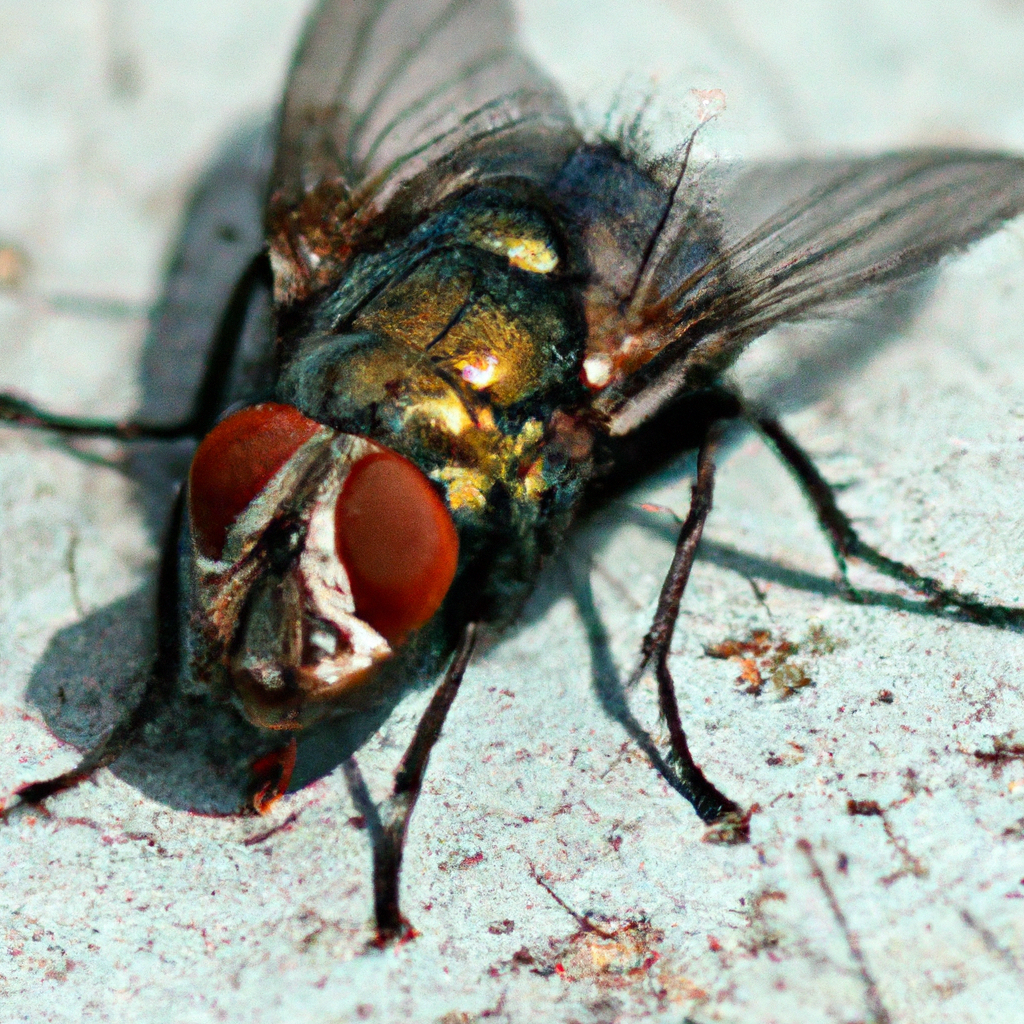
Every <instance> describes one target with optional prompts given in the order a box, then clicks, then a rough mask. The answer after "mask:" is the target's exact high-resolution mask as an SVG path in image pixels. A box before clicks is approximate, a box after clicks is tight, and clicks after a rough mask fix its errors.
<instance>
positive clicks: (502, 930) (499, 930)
mask: <svg viewBox="0 0 1024 1024" xmlns="http://www.w3.org/2000/svg"><path fill="white" fill-rule="evenodd" d="M515 927H516V923H515V921H512V920H511V919H509V918H506V919H505V920H504V921H495V922H493V923H492V924H489V925H488V926H487V930H488V931H489V932H490V933H491V934H492V935H511V934H512V932H513V931H514V930H515Z"/></svg>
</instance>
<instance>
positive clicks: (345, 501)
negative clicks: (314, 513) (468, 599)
mask: <svg viewBox="0 0 1024 1024" xmlns="http://www.w3.org/2000/svg"><path fill="white" fill-rule="evenodd" d="M336 531H337V543H338V557H339V558H340V559H341V562H342V564H343V565H344V566H345V570H346V572H347V573H348V577H349V582H350V583H351V585H352V597H353V599H354V600H355V605H356V614H357V615H358V616H359V617H360V618H361V619H362V620H363V621H364V622H366V623H368V624H369V625H371V626H373V628H374V629H376V630H377V632H378V633H380V634H381V635H382V636H384V637H385V638H386V639H387V640H388V641H389V642H391V643H395V642H397V641H399V640H401V639H402V637H403V636H404V635H405V634H406V633H407V632H409V630H411V629H416V628H417V627H418V626H422V625H423V624H424V623H425V622H426V621H427V620H428V619H429V618H430V617H431V616H432V615H433V614H434V612H436V611H437V609H438V608H439V607H440V606H441V602H442V601H443V600H444V597H445V594H447V593H448V588H449V587H450V586H451V583H452V580H453V579H454V577H455V567H456V563H457V562H458V558H459V537H458V534H457V533H456V532H455V525H454V524H453V523H452V519H451V516H450V515H449V513H448V509H447V508H446V507H445V504H444V502H443V501H441V499H440V498H439V497H438V495H437V492H436V491H435V490H434V488H433V487H432V486H431V485H430V481H428V480H427V478H426V477H425V476H424V475H423V474H422V473H421V472H420V471H419V470H418V469H417V468H416V467H415V466H414V465H413V464H412V463H411V462H409V461H408V460H407V459H403V458H402V457H401V456H400V455H396V454H395V453H394V452H390V451H383V452H375V453H374V454H372V455H367V456H365V457H364V458H362V459H360V460H359V462H357V463H356V464H355V465H354V466H353V467H352V470H351V472H350V473H349V476H348V479H347V480H346V481H345V486H344V487H343V488H342V491H341V494H340V495H339V496H338V505H337V511H336Z"/></svg>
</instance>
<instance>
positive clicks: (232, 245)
mask: <svg viewBox="0 0 1024 1024" xmlns="http://www.w3.org/2000/svg"><path fill="white" fill-rule="evenodd" d="M272 134H273V132H272V126H271V124H270V122H269V120H268V121H264V122H261V123H255V124H252V125H250V126H247V127H245V128H244V129H242V130H241V131H239V132H238V133H237V134H236V135H235V136H234V137H233V138H231V139H230V140H229V141H228V142H227V144H226V145H225V146H224V147H223V148H222V150H221V151H220V152H219V153H218V154H217V156H216V157H215V159H214V160H213V161H212V163H211V166H210V168H209V170H208V171H207V172H206V173H205V174H204V176H203V177H202V179H201V181H200V182H199V184H198V186H197V187H196V189H195V191H194V193H193V197H192V200H191V202H190V204H189V206H188V208H187V210H186V212H185V214H184V217H183V219H182V223H181V227H180V229H179V233H178V236H177V238H176V240H175V242H174V245H173V248H172V251H171V255H170V259H169V260H168V269H167V271H166V274H165V279H164V288H163V294H162V295H161V297H160V299H159V301H158V303H157V304H156V306H155V307H154V309H153V311H152V313H151V316H150V321H149V330H148V336H147V338H146V343H145V347H144V354H143V360H142V367H141V378H142V380H141V384H142V388H141V391H142V402H141V406H140V409H139V412H138V419H139V420H140V421H141V422H145V423H154V424H174V423H178V422H182V421H184V420H185V419H187V417H188V415H189V413H190V412H191V408H192V402H193V398H194V396H195V394H196V392H197V390H198V388H199V386H200V382H201V381H202V378H203V374H204V371H205V368H206V358H207V354H208V351H209V346H210V343H211V339H212V338H213V336H214V333H215V331H216V328H217V324H218V322H219V319H220V317H221V315H222V313H223V311H224V308H225V306H226V304H227V301H228V298H229V296H230V294H231V291H232V288H233V287H234V285H235V282H236V281H237V280H238V278H239V277H240V275H241V274H242V273H243V271H244V269H245V267H246V266H247V265H248V264H249V262H250V261H251V259H252V257H253V255H254V254H255V253H256V252H258V251H259V250H260V248H261V247H262V245H263V226H262V219H263V200H264V195H265V192H266V187H267V181H268V178H269V174H270V167H271V163H272V155H273V154H272ZM268 353H272V327H271V312H270V302H269V296H262V295H261V296H259V297H258V298H257V300H256V301H255V303H254V304H253V307H252V308H251V309H250V313H249V316H248V318H247V320H246V324H245V329H244V332H243V335H242V338H241V341H240V345H239V349H238V354H237V356H236V358H235V360H234V362H233V364H232V366H231V369H230V379H229V383H228V386H227V388H226V393H227V394H228V395H229V398H230V399H232V400H244V399H245V398H246V397H249V396H256V397H260V392H261V389H263V388H265V386H266V381H267V379H268V370H269V369H270V362H269V360H268ZM193 448H194V443H193V442H192V441H190V440H185V441H176V442H152V441H136V442H131V443H129V444H126V445H125V446H124V454H123V458H122V459H121V460H120V461H119V462H118V463H117V467H118V468H119V469H121V470H122V471H123V472H124V473H125V474H126V476H127V477H128V478H129V479H130V480H131V481H132V483H133V485H134V493H133V500H135V501H136V502H137V503H138V504H139V507H140V508H141V510H142V512H143V516H144V521H145V523H146V525H147V528H148V530H149V533H150V536H151V537H152V539H153V542H154V544H156V545H158V546H159V545H162V544H163V543H164V538H165V534H166V532H167V529H168V523H169V519H170V513H171V508H172V506H173V503H174V495H175V492H176V490H177V488H178V487H179V486H180V481H181V480H183V479H184V477H185V475H186V474H187V472H188V466H189V462H190V460H191V456H192V451H193ZM74 450H75V451H77V452H79V453H82V451H83V450H82V449H79V448H76V449H74ZM85 457H87V458H91V456H89V455H88V454H86V456H85ZM154 575H155V574H154ZM155 590H156V587H155V581H154V582H153V583H152V584H150V585H148V586H146V587H144V588H142V589H140V590H139V591H137V592H135V593H133V594H131V595H129V596H128V597H125V598H123V599H121V600H119V601H116V602H114V603H112V604H110V605H108V606H106V607H103V608H100V609H98V610H96V611H93V612H91V613H90V614H88V615H86V616H85V618H83V619H82V620H81V621H79V622H77V623H75V624H73V625H71V626H68V627H66V628H64V629H62V630H60V631H59V632H58V633H56V634H55V635H54V637H53V638H52V640H51V641H50V643H49V644H48V646H47V648H46V650H45V652H44V653H43V656H42V658H41V659H40V661H39V663H38V664H37V666H36V668H35V670H34V671H33V674H32V676H31V679H30V681H29V685H28V691H27V697H28V700H29V701H31V702H32V704H34V705H35V707H36V708H38V709H39V711H40V712H41V713H42V715H43V717H44V719H45V721H46V724H47V726H48V727H49V728H50V730H51V731H52V732H53V733H54V735H55V736H57V737H58V738H59V739H60V740H62V741H64V742H67V743H71V744H73V745H74V746H76V747H78V748H81V749H85V748H90V747H92V746H93V745H94V744H95V743H96V742H97V741H98V740H99V739H100V738H101V737H102V736H103V735H104V733H105V732H106V730H108V729H109V728H110V727H112V726H113V725H114V724H115V723H116V722H117V721H118V720H119V719H120V718H121V716H122V715H123V714H124V712H125V710H126V709H128V708H130V707H131V706H132V705H133V704H134V702H135V701H136V700H137V697H138V694H139V693H140V692H141V690H142V687H143V685H144V683H145V680H146V678H147V675H148V672H149V670H150V667H151V665H152V661H153V652H154V651H155V649H156V629H155V622H154V608H155V604H156V595H155ZM401 695H402V694H401V693H399V694H396V695H395V696H394V699H393V700H392V701H391V703H386V704H384V705H382V706H380V707H377V708H375V709H374V710H373V711H369V712H365V713H359V714H352V715H349V716H346V717H345V718H343V719H338V720H336V721H335V722H332V723H328V724H327V725H324V726H320V727H317V728H314V729H311V730H307V731H306V733H305V734H304V735H303V737H302V742H301V744H300V748H299V760H298V764H297V766H296V771H295V775H294V780H295V783H294V784H295V785H296V786H301V785H304V784H305V783H308V782H309V781H312V780H313V779H315V778H317V777H319V776H320V775H323V774H326V772H329V771H331V770H332V769H333V768H334V767H336V766H337V764H338V763H340V762H341V761H343V760H345V759H346V758H347V757H348V756H349V754H350V753H351V752H352V751H353V750H355V749H357V748H358V747H359V746H360V745H361V744H362V743H363V742H364V741H365V739H366V738H367V737H368V736H369V735H371V734H372V733H373V732H374V731H376V730H377V729H378V728H379V727H380V725H381V723H382V722H383V721H384V720H385V719H386V718H387V716H388V714H389V713H390V711H391V710H392V708H393V706H394V703H395V702H397V700H398V698H399V697H400V696H401ZM280 745H281V737H275V735H274V734H273V733H268V732H266V731H265V730H260V729H256V728H254V727H253V726H250V725H249V724H248V723H246V722H245V721H244V720H243V719H242V718H241V716H240V715H239V714H237V712H235V711H234V709H233V708H231V707H230V706H228V705H226V704H222V703H218V702H217V701H215V700H213V699H212V698H208V697H206V696H204V695H199V694H192V693H188V692H183V691H181V690H175V691H174V692H173V693H172V694H171V695H170V696H169V697H168V698H167V699H166V700H164V701H161V702H160V703H159V704H158V705H156V706H154V715H153V717H152V720H151V721H150V722H149V723H148V724H147V726H146V728H145V730H144V732H143V734H142V735H140V736H139V737H137V739H136V740H135V742H133V743H132V744H131V745H130V747H129V748H128V749H127V750H126V751H125V753H124V754H123V755H122V756H121V757H120V758H119V759H118V760H117V761H116V762H114V764H113V765H112V766H111V769H110V770H111V771H113V772H114V774H115V775H117V776H118V777H119V778H121V779H123V780H124V781H125V782H126V783H128V784H129V785H130V786H132V787H133V788H135V789H138V790H139V791H140V792H142V793H144V794H145V795H146V796H148V797H150V798H151V799H153V800H156V801H158V802H160V803H162V804H165V805H167V806H170V807H173V808H177V809H187V810H191V811H196V812H200V813H208V814H225V813H226V814H230V813H237V812H238V811H239V810H240V809H241V808H243V807H245V806H246V804H247V801H248V797H249V795H250V793H251V788H252V782H253V780H252V777H251V764H252V762H253V760H254V759H255V758H257V757H259V756H261V755H262V754H264V753H267V752H269V751H270V750H273V749H274V748H276V747H280Z"/></svg>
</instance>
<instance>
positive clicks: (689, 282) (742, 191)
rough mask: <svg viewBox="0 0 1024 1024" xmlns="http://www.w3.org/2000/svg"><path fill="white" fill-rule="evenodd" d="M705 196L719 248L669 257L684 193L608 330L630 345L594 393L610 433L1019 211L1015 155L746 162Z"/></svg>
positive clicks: (1022, 205) (947, 153)
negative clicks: (622, 323)
mask: <svg viewBox="0 0 1024 1024" xmlns="http://www.w3.org/2000/svg"><path fill="white" fill-rule="evenodd" d="M716 192H717V196H718V199H717V201H718V203H719V210H718V213H717V217H716V218H715V219H716V220H717V230H718V233H719V237H720V249H719V251H718V252H717V253H715V254H714V255H712V256H711V257H710V258H708V259H705V260H703V261H702V262H701V264H700V265H699V266H698V267H696V268H695V269H691V267H692V258H691V260H690V264H689V265H685V266H684V264H683V263H682V260H683V258H684V257H685V256H687V254H690V249H689V248H687V246H686V244H685V243H686V237H687V231H688V230H689V231H692V227H693V223H694V213H693V211H694V209H695V207H694V206H693V205H692V203H690V202H689V200H688V201H687V204H686V205H687V208H688V210H689V213H688V214H687V213H686V211H684V212H683V214H681V216H680V218H679V219H678V220H677V221H676V222H675V226H674V227H673V220H672V219H670V220H669V222H668V224H669V227H668V229H667V230H666V232H665V236H666V237H665V238H664V239H663V240H660V241H659V243H658V245H657V247H656V249H655V253H656V254H658V253H660V254H659V255H657V256H656V259H655V260H653V261H652V262H651V263H650V270H649V272H647V273H646V274H645V275H644V279H643V280H642V281H641V282H640V284H639V286H638V288H637V290H636V294H635V296H634V298H633V302H632V305H631V308H630V310H629V312H628V314H627V316H626V321H627V322H626V327H625V329H624V331H623V335H622V336H623V338H624V344H623V349H626V348H630V349H631V350H630V351H621V350H620V352H618V353H612V356H613V357H617V359H618V362H617V363H616V371H617V377H616V378H614V379H611V380H610V381H609V383H608V386H607V388H606V389H605V390H604V391H603V392H602V393H600V394H599V395H597V396H596V398H595V405H596V406H597V407H598V408H599V409H601V410H602V411H603V412H605V413H607V414H608V415H609V417H610V430H611V432H612V433H613V434H618V435H621V434H625V433H628V432H629V431H630V430H631V429H633V428H634V427H635V426H637V425H639V424H640V423H642V422H644V421H646V420H647V419H649V418H650V417H651V416H652V415H654V414H655V413H656V412H657V411H658V409H660V408H661V407H662V406H663V405H664V404H665V403H666V402H667V401H670V400H671V399H672V398H674V397H677V396H679V395H680V394H681V393H683V392H686V391H689V390H696V389H698V388H700V387H702V386H705V385H706V384H708V383H710V382H712V381H713V380H714V379H716V378H717V377H718V376H719V375H720V374H721V373H722V372H723V370H725V369H726V368H728V366H729V365H730V364H731V363H732V362H733V361H734V360H735V359H736V358H737V356H738V355H739V354H740V352H741V351H742V350H743V348H744V347H745V346H746V345H747V344H749V342H750V341H751V340H752V339H753V338H756V337H757V336H758V335H761V334H763V333H765V332H766V331H767V330H769V329H770V328H772V327H774V326H776V325H777V324H779V323H782V322H784V321H792V320H797V319H802V318H808V317H814V316H823V315H828V314H832V313H834V312H836V311H837V309H839V308H842V307H844V306H845V305H846V304H848V303H850V302H853V301H856V300H858V299H860V298H863V297H864V296H866V295H870V294H871V293H872V292H873V291H877V290H878V289H879V288H883V287H885V286H886V285H892V284H895V283H897V282H899V281H900V280H902V279H905V278H908V277H910V276H912V275H914V274H917V273H919V272H921V271H924V270H926V269H927V268H929V267H931V266H933V265H934V264H935V263H937V262H938V261H939V260H940V259H941V258H942V257H943V256H944V255H946V254H947V253H950V252H953V251H956V250H958V249H961V248H962V247H964V246H965V245H967V244H968V243H970V242H972V241H975V240H976V239H978V238H981V237H983V236H984V235H987V234H989V233H991V232H992V231H994V230H995V229H996V228H998V227H999V226H1000V225H1001V224H1002V223H1003V222H1004V221H1006V220H1007V219H1009V218H1011V217H1013V216H1015V215H1016V214H1018V213H1020V212H1022V211H1024V159H1021V158H1019V157H1013V156H1006V155H1002V154H994V153H977V152H976V153H972V152H965V151H953V150H921V151H910V152H904V153H891V154H886V155H883V156H879V157H872V158H867V159H852V160H846V161H821V162H814V161H803V162H799V163H791V164H785V165H783V164H779V165H774V166H767V165H766V166H750V167H747V168H746V169H745V170H743V171H741V172H736V173H731V174H727V175H725V176H724V180H723V181H721V182H720V184H719V185H718V187H717V188H716ZM677 205H684V204H683V203H679V204H677ZM766 209H767V210H768V211H770V212H768V213H767V215H766V214H765V210H766ZM701 217H702V218H704V220H705V221H707V220H708V219H710V215H706V214H703V213H702V214H701ZM755 218H760V219H759V220H755Z"/></svg>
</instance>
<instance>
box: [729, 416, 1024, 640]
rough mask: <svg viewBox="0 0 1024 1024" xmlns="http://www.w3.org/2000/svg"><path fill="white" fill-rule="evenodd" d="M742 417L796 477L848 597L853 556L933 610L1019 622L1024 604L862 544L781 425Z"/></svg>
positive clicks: (985, 621)
mask: <svg viewBox="0 0 1024 1024" xmlns="http://www.w3.org/2000/svg"><path fill="white" fill-rule="evenodd" d="M747 417H748V418H749V419H750V421H751V422H752V423H753V424H754V426H755V427H757V429H758V430H759V431H760V432H761V435H762V436H763V437H764V438H765V440H766V441H767V442H768V444H769V446H770V447H771V448H772V450H773V451H774V452H775V453H776V455H778V457H779V458H780V459H781V460H782V461H783V463H785V465H786V466H787V468H788V469H789V470H790V472H792V474H793V476H794V477H796V480H797V482H798V483H799V484H800V486H801V488H802V489H803V492H804V494H805V495H806V496H807V499H808V501H809V502H810V503H811V506H812V508H813V509H814V511H815V514H816V515H817V517H818V522H819V523H820V525H821V528H822V529H823V530H824V531H825V534H826V535H827V536H828V539H829V542H830V543H831V545H832V551H833V554H834V555H835V559H836V562H837V563H838V565H839V570H840V572H841V573H842V576H843V580H844V582H845V583H846V591H847V596H848V598H849V599H850V600H853V601H858V600H859V599H860V598H859V595H858V593H857V591H856V590H855V589H854V588H853V587H852V586H850V584H849V581H848V580H847V579H846V563H847V560H848V559H853V558H856V559H859V560H860V561H862V562H864V563H866V564H867V565H869V566H871V568H873V569H875V570H877V571H878V572H880V573H882V574H883V575H885V576H888V577H889V578H890V579H893V580H896V581H897V582H898V583H902V584H903V585H904V586H906V587H908V588H909V589H911V590H913V591H916V592H917V593H918V594H921V595H922V596H923V597H924V598H926V599H927V602H928V604H929V605H931V606H932V607H933V608H934V609H935V610H936V611H943V610H945V609H947V608H954V609H956V610H957V611H958V612H959V613H960V614H961V616H962V617H963V618H965V619H968V620H970V621H971V622H977V623H979V624H981V625H985V626H1010V625H1014V626H1020V625H1024V609H1020V608H1010V607H1006V606H1004V605H993V604H987V603H986V602H984V601H982V600H981V599H980V598H978V597H976V596H974V595H972V594H962V593H961V592H960V591H959V590H956V589H955V588H953V587H947V586H946V585H945V584H943V583H940V582H939V581H938V580H936V579H934V578H932V577H931V576H922V575H921V574H920V573H919V572H918V571H917V570H916V569H914V568H913V567H911V566H909V565H906V564H904V563H903V562H897V561H896V560H895V559H892V558H888V557H887V556H885V555H883V554H882V553H881V552H880V551H878V550H876V549H875V548H873V547H871V546H870V545H869V544H866V543H865V542H864V541H863V540H861V538H860V537H859V536H858V535H857V532H856V531H855V530H854V528H853V525H852V524H851V523H850V520H849V519H848V518H847V516H846V514H845V513H844V512H843V511H842V509H840V508H839V506H838V505H837V504H836V499H835V495H834V493H833V490H832V487H831V485H830V484H829V483H828V481H827V480H825V478H824V477H823V476H822V475H821V473H819V472H818V469H817V467H816V466H815V465H814V463H813V462H812V461H811V459H810V457H809V456H808V454H807V453H806V452H805V451H804V450H803V448H801V447H800V445H799V444H798V443H797V442H796V440H795V439H794V438H793V437H792V436H791V435H790V434H789V433H788V432H787V431H786V430H785V429H784V428H783V426H782V424H781V423H779V421H778V420H776V419H774V418H773V417H771V416H766V415H763V414H760V413H756V412H753V411H750V410H747Z"/></svg>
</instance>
